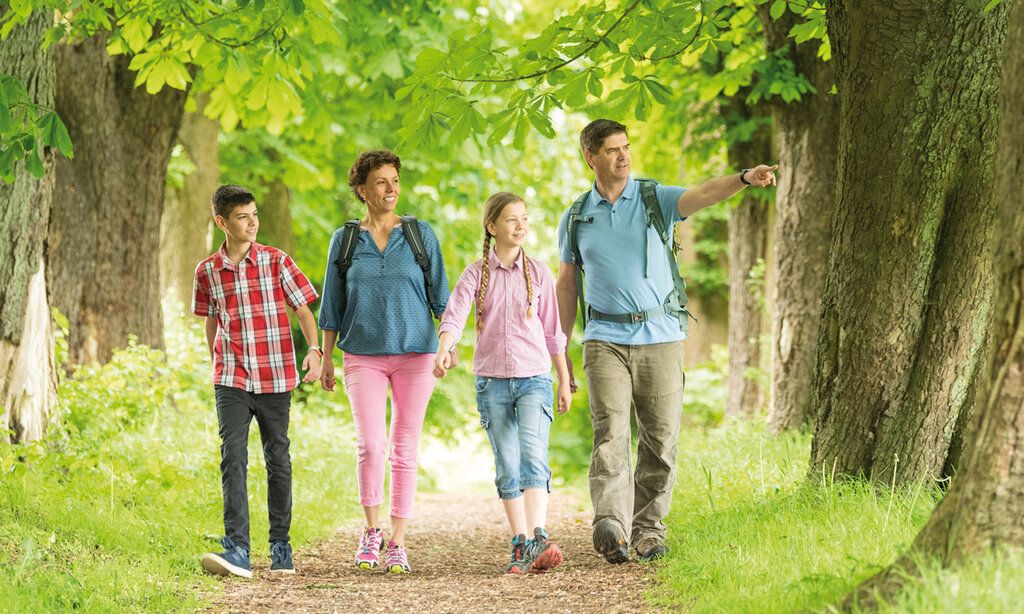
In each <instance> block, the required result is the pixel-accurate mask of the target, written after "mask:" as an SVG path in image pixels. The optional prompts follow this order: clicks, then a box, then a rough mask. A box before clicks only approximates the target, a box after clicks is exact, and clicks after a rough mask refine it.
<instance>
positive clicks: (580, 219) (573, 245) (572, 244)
mask: <svg viewBox="0 0 1024 614" xmlns="http://www.w3.org/2000/svg"><path fill="white" fill-rule="evenodd" d="M589 196H590V192H589V191H587V192H584V193H583V194H580V196H579V198H577V199H576V202H574V203H573V204H572V206H571V207H569V220H568V223H567V225H566V234H567V235H568V237H567V238H568V239H569V250H570V253H571V254H572V263H573V264H574V265H576V297H577V298H578V299H579V301H580V312H581V313H582V314H583V325H584V326H586V325H587V320H588V316H587V306H586V303H585V302H584V300H583V257H582V256H581V255H580V239H579V233H580V224H589V223H591V222H593V221H594V217H593V216H584V215H582V212H583V205H584V204H585V203H586V202H587V198H588V197H589Z"/></svg>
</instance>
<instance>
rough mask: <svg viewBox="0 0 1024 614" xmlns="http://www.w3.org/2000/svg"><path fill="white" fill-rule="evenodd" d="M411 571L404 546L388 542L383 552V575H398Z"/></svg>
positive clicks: (407, 553)
mask: <svg viewBox="0 0 1024 614" xmlns="http://www.w3.org/2000/svg"><path fill="white" fill-rule="evenodd" d="M411 571H412V568H411V567H409V552H408V551H407V550H406V549H405V546H400V545H398V544H396V543H395V542H393V541H391V542H388V548H387V550H385V551H384V573H394V574H399V573H409V572H411Z"/></svg>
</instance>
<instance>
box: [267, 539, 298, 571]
mask: <svg viewBox="0 0 1024 614" xmlns="http://www.w3.org/2000/svg"><path fill="white" fill-rule="evenodd" d="M270 572H271V573H283V574H289V573H295V566H294V565H292V545H291V544H289V543H288V542H282V541H274V542H270Z"/></svg>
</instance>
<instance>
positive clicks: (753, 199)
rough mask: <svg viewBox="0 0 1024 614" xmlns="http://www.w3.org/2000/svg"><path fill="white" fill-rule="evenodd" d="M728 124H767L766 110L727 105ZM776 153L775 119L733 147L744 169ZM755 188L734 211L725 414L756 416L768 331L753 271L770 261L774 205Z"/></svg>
mask: <svg viewBox="0 0 1024 614" xmlns="http://www.w3.org/2000/svg"><path fill="white" fill-rule="evenodd" d="M722 112H723V113H724V114H725V116H726V122H727V123H739V122H749V121H758V120H760V121H764V120H765V119H767V118H766V117H765V116H764V115H763V112H762V111H759V110H757V109H752V108H750V107H748V106H747V105H746V104H745V103H744V102H743V100H742V98H734V99H733V100H730V101H729V102H728V103H726V104H724V105H723V107H722ZM773 157H774V155H773V153H772V129H771V122H770V120H768V121H766V122H764V123H762V124H761V125H760V126H759V127H758V128H757V129H756V130H754V132H753V134H752V135H751V138H750V140H749V141H746V142H742V143H735V144H733V145H731V146H730V147H729V164H730V166H732V167H733V168H737V169H738V168H744V167H748V166H754V165H755V164H760V163H762V162H767V161H768V160H771V159H772V158H773ZM760 196H761V195H760V194H759V193H757V192H756V191H754V190H747V191H744V192H743V194H742V196H741V200H740V204H739V205H737V206H736V207H733V208H732V209H730V210H729V375H728V388H727V390H728V392H727V396H726V403H725V413H726V415H731V416H735V415H745V414H751V413H754V412H756V411H758V410H759V409H761V407H762V405H763V404H764V391H763V390H762V389H761V385H760V383H759V382H758V380H757V379H756V378H754V377H751V376H750V374H749V371H750V370H755V369H760V367H761V335H762V333H763V332H764V329H763V328H762V326H761V325H762V322H763V320H764V310H765V309H764V307H765V305H764V303H765V298H764V296H763V285H761V286H758V287H755V286H754V285H752V284H751V271H752V270H753V269H754V268H755V267H757V266H758V265H761V266H765V261H766V260H767V258H768V231H769V218H768V212H769V203H768V202H767V201H765V200H764V199H763V198H762V197H760Z"/></svg>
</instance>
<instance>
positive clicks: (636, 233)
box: [556, 119, 778, 563]
mask: <svg viewBox="0 0 1024 614" xmlns="http://www.w3.org/2000/svg"><path fill="white" fill-rule="evenodd" d="M580 148H581V149H582V152H583V157H584V159H585V160H586V162H587V165H588V166H589V167H590V168H591V169H592V170H593V172H594V184H593V187H592V189H591V190H590V191H589V192H588V193H586V194H584V195H582V196H581V197H580V198H579V199H578V200H577V202H576V203H575V204H574V205H573V207H571V208H570V209H569V210H568V211H566V213H565V215H563V216H562V220H561V222H560V224H559V226H558V242H559V251H560V254H561V258H560V260H561V262H560V264H559V270H558V280H557V282H556V283H557V291H558V305H559V316H560V320H561V325H562V330H563V331H564V332H565V334H566V336H567V337H569V338H571V335H572V329H573V326H574V325H575V322H576V301H577V299H580V298H581V297H580V296H579V291H578V290H577V283H578V281H579V280H578V279H577V276H578V275H580V272H581V271H585V272H586V274H585V275H584V278H583V283H584V284H585V288H584V292H583V294H584V296H585V298H586V303H587V306H586V311H587V313H586V314H584V320H585V321H586V322H587V324H586V328H585V330H584V334H583V344H584V345H583V369H584V372H585V373H586V376H587V384H588V386H589V390H590V413H591V419H592V421H593V427H594V449H593V452H592V454H591V457H590V498H591V501H592V503H593V506H594V525H593V538H594V548H595V549H596V550H597V551H598V552H599V553H601V554H602V555H603V556H604V557H605V559H606V560H607V561H608V562H610V563H624V562H626V561H628V560H629V550H630V547H631V548H632V549H633V550H634V551H635V552H636V554H637V556H639V558H640V559H642V560H652V559H655V558H659V557H661V556H664V555H665V554H666V553H667V552H668V548H667V547H666V546H665V524H664V519H665V516H667V515H668V511H669V507H670V505H671V502H672V486H673V483H674V481H675V466H676V447H677V440H678V437H679V422H680V413H681V406H682V393H683V339H685V338H686V320H687V318H688V317H689V314H688V313H687V312H686V309H685V293H682V292H680V290H682V284H681V281H680V282H679V285H678V286H677V284H676V281H675V277H674V275H673V272H672V268H671V267H673V266H675V261H674V259H672V260H670V258H669V256H668V252H669V250H670V248H671V236H672V233H671V228H672V224H673V223H674V222H676V221H679V220H684V219H686V218H687V217H689V216H691V215H693V214H694V213H696V212H697V211H700V210H701V209H703V208H705V207H710V206H711V205H714V204H716V203H719V202H721V201H723V200H726V199H728V198H729V197H731V196H733V195H734V194H736V193H737V192H739V191H740V190H742V189H744V188H745V187H747V186H748V185H755V186H759V187H765V186H768V185H774V184H775V175H774V173H773V171H775V170H776V169H777V168H778V166H767V165H763V164H762V165H759V166H757V167H755V168H753V169H744V170H743V171H741V172H738V173H735V174H731V175H727V176H724V177H715V178H712V179H709V180H707V181H705V182H704V183H702V184H700V185H699V186H697V187H696V188H693V189H691V190H687V189H684V188H680V187H677V186H667V185H656V184H654V183H653V182H651V183H647V184H646V185H644V184H641V182H639V181H637V180H635V179H633V178H632V177H630V174H629V173H630V151H629V137H628V135H627V134H626V127H625V126H624V125H622V124H620V123H618V122H615V121H611V120H607V119H599V120H595V121H593V122H591V123H590V124H589V125H587V127H586V128H584V129H583V132H582V133H581V134H580ZM645 199H647V201H648V202H649V206H650V210H651V212H653V213H655V215H654V216H650V215H649V213H648V206H647V205H645V202H644V201H645ZM657 211H660V213H661V216H660V220H659V221H661V220H663V221H664V224H663V226H664V228H667V229H668V232H664V233H659V231H658V227H657V224H656V223H655V222H654V221H653V220H652V219H649V218H653V217H656V213H657ZM662 237H664V238H665V239H666V240H667V242H668V244H669V250H667V249H666V247H665V242H663V241H662ZM577 267H581V268H580V269H578V268H577ZM580 287H582V286H580ZM582 302H583V301H581V305H582ZM566 358H567V359H568V353H567V354H566ZM569 364H570V372H571V365H572V363H571V362H570V363H569ZM631 407H635V408H636V409H635V411H636V420H637V438H638V449H637V462H636V473H635V475H634V474H633V473H632V471H631V458H630V456H631V455H630V436H631V432H630V431H631V429H630V409H631ZM627 536H628V539H627Z"/></svg>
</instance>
